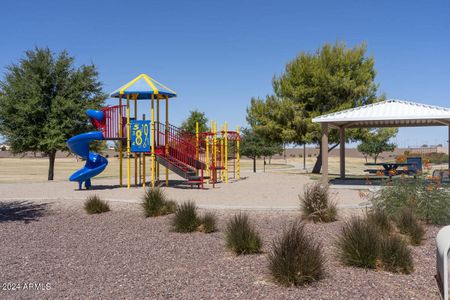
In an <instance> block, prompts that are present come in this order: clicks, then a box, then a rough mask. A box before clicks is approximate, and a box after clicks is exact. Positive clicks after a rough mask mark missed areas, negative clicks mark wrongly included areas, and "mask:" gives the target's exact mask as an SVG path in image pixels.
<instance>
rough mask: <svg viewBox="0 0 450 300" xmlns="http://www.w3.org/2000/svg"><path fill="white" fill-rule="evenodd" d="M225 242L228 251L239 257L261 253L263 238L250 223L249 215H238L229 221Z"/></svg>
mask: <svg viewBox="0 0 450 300" xmlns="http://www.w3.org/2000/svg"><path fill="white" fill-rule="evenodd" d="M225 240H226V243H227V247H228V249H230V250H231V251H233V252H234V253H236V254H237V255H240V254H252V253H259V252H261V246H262V241H261V238H260V236H259V234H258V232H257V231H256V229H255V228H254V227H253V225H252V224H251V223H250V220H249V217H248V215H247V214H244V213H239V214H236V215H234V217H233V218H232V219H231V220H230V221H228V224H227V226H226V229H225Z"/></svg>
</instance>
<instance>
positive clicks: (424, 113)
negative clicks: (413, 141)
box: [312, 99, 450, 128]
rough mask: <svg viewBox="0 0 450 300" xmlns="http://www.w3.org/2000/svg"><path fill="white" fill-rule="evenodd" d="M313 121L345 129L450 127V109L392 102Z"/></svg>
mask: <svg viewBox="0 0 450 300" xmlns="http://www.w3.org/2000/svg"><path fill="white" fill-rule="evenodd" d="M312 121H313V122H315V123H329V124H330V125H331V126H335V127H341V126H344V127H346V128H356V127H405V126H442V125H450V108H445V107H439V106H432V105H427V104H420V103H415V102H409V101H402V100H396V99H390V100H386V101H381V102H377V103H373V104H369V105H364V106H360V107H355V108H351V109H347V110H343V111H339V112H335V113H331V114H327V115H322V116H320V117H317V118H314V119H313V120H312Z"/></svg>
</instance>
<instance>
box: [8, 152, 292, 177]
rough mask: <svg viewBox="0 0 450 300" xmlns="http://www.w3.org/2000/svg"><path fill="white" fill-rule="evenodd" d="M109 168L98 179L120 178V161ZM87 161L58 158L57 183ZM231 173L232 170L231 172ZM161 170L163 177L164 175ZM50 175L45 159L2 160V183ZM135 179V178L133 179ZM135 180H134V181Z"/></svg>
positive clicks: (245, 164)
mask: <svg viewBox="0 0 450 300" xmlns="http://www.w3.org/2000/svg"><path fill="white" fill-rule="evenodd" d="M108 161H109V163H108V167H107V168H106V170H105V171H104V172H103V173H101V174H100V175H99V176H97V178H114V177H118V176H119V159H118V158H108ZM84 164H85V161H82V160H78V161H77V160H76V159H75V158H73V157H72V158H57V159H56V163H55V178H54V180H55V181H64V180H68V178H69V176H70V175H71V174H72V173H73V172H75V171H76V170H78V169H80V168H82V167H83V166H84ZM252 166H253V165H252V162H251V161H249V160H242V161H241V169H242V170H243V171H245V170H251V168H252ZM289 167H292V166H290V165H289V164H286V163H284V161H283V163H282V164H280V163H278V162H277V163H276V164H275V163H274V164H272V165H267V166H266V170H273V169H282V168H289ZM126 168H127V163H126V160H124V162H123V171H124V177H125V174H126V173H125V172H126ZM262 168H263V162H262V161H260V160H259V161H258V163H257V169H258V170H262ZM146 169H147V174H150V159H148V158H147V161H146ZM230 171H231V170H230ZM163 172H164V171H163V168H161V175H162V174H164V173H163ZM47 173H48V160H47V159H43V158H0V183H7V182H39V181H46V180H47ZM131 174H132V176H134V160H131ZM133 178H134V177H133ZM133 180H134V179H133Z"/></svg>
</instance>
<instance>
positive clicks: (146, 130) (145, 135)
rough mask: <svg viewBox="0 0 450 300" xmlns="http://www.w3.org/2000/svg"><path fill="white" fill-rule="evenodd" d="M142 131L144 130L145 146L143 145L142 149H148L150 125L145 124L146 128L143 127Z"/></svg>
mask: <svg viewBox="0 0 450 300" xmlns="http://www.w3.org/2000/svg"><path fill="white" fill-rule="evenodd" d="M142 129H143V130H144V145H142V147H144V148H146V147H147V137H148V124H144V126H142Z"/></svg>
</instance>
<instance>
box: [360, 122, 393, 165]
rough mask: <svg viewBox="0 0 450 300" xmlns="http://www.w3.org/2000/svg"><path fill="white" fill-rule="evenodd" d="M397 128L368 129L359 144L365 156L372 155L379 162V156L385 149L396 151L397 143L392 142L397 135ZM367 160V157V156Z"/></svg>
mask: <svg viewBox="0 0 450 300" xmlns="http://www.w3.org/2000/svg"><path fill="white" fill-rule="evenodd" d="M397 132H398V129H397V128H379V129H373V130H370V131H368V132H367V133H366V134H365V136H364V137H363V138H362V141H361V143H360V144H359V145H358V146H357V149H358V151H359V152H361V153H362V154H364V156H366V157H367V156H371V157H373V159H374V162H375V163H376V162H377V159H378V156H379V155H380V153H382V152H384V151H394V150H395V147H397V145H396V144H394V143H390V142H389V141H390V140H391V138H393V137H395V136H396V135H397ZM366 161H367V158H366Z"/></svg>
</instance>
